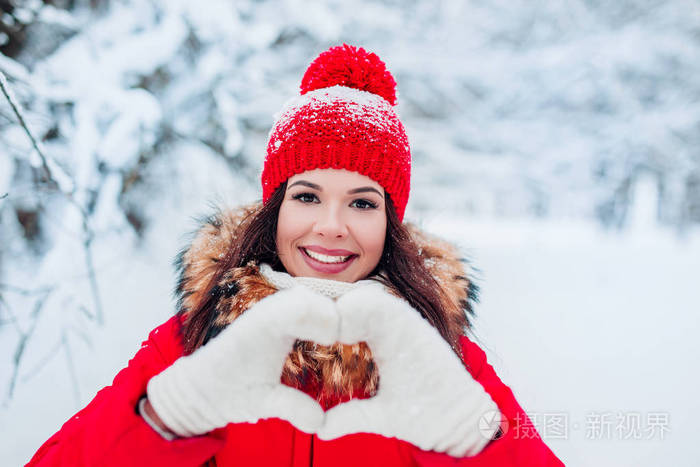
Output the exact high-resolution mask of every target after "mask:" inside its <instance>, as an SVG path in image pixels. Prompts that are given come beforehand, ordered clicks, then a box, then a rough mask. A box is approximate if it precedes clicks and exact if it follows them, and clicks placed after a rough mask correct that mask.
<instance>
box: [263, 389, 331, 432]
mask: <svg viewBox="0 0 700 467" xmlns="http://www.w3.org/2000/svg"><path fill="white" fill-rule="evenodd" d="M259 414H260V418H280V419H282V420H286V421H288V422H289V423H291V424H292V425H294V426H295V427H297V428H298V429H300V430H301V431H303V432H306V433H314V432H316V431H317V430H318V429H319V428H320V427H321V425H322V424H323V418H324V413H323V409H322V408H321V406H320V405H318V402H316V401H315V400H314V399H313V398H311V396H309V395H308V394H306V393H304V392H302V391H299V390H298V389H294V388H292V387H289V386H285V385H283V384H281V383H280V384H279V385H277V386H274V387H273V388H271V389H270V391H269V393H268V394H267V395H266V397H265V398H264V399H263V400H262V402H261V404H260V413H259Z"/></svg>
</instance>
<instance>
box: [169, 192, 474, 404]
mask: <svg viewBox="0 0 700 467" xmlns="http://www.w3.org/2000/svg"><path fill="white" fill-rule="evenodd" d="M261 207H262V203H261V202H256V203H253V204H249V205H246V206H242V207H238V208H230V209H220V210H217V211H216V212H215V213H214V214H213V215H211V216H209V217H207V218H205V219H203V220H201V221H200V226H199V227H198V229H197V230H196V231H195V233H194V235H193V238H192V241H191V242H190V244H189V245H188V246H187V247H185V248H184V249H183V250H182V251H181V252H180V253H179V254H178V256H177V258H176V261H175V266H176V269H177V273H178V275H179V279H178V282H177V286H176V288H175V295H176V298H177V300H178V305H177V306H178V315H179V316H180V317H181V319H182V323H183V325H184V326H186V325H187V323H188V321H189V320H190V319H191V318H192V313H193V310H195V309H196V307H197V304H198V303H201V301H202V300H203V299H204V294H206V293H207V291H206V289H207V286H208V285H209V283H210V281H211V280H212V278H213V277H214V275H215V274H216V271H217V267H218V263H219V261H220V260H221V259H222V258H224V256H225V255H226V253H227V252H228V250H229V248H230V247H231V245H232V243H233V242H236V240H237V238H238V233H239V232H238V231H239V228H240V227H241V225H242V221H243V220H244V219H245V218H246V217H248V216H250V215H251V214H254V213H255V212H257V210H259V209H261ZM404 225H405V226H406V227H407V228H408V230H409V232H410V234H411V236H412V238H413V240H414V242H415V243H416V246H417V247H418V252H419V254H420V255H421V256H422V257H424V264H425V265H426V267H427V268H428V270H429V271H430V273H431V274H432V276H433V277H434V278H435V280H436V282H437V283H438V284H440V285H441V286H442V287H443V289H444V291H445V294H444V297H445V299H444V303H442V307H443V309H444V310H446V312H447V313H448V315H450V316H453V317H455V318H457V317H458V315H459V318H460V319H453V320H451V321H454V322H464V320H463V319H461V318H462V317H463V316H465V315H466V318H467V323H469V319H470V317H471V316H473V315H474V311H473V304H474V303H475V302H476V301H477V300H478V287H477V286H476V285H475V284H474V283H473V281H472V277H471V276H472V274H471V268H470V265H469V263H468V261H467V260H466V259H464V258H463V257H461V256H460V254H459V251H458V249H457V248H456V247H455V246H454V245H452V244H451V243H449V242H447V241H445V240H442V239H440V238H437V237H435V236H433V235H430V234H428V233H426V232H423V231H421V229H419V228H418V227H417V226H415V225H414V224H411V223H408V222H406V223H404ZM217 288H218V290H219V292H220V293H219V294H218V296H217V301H216V306H215V309H216V314H215V316H214V318H213V321H212V327H211V329H210V330H209V332H208V335H207V337H213V336H215V335H216V334H218V332H220V331H221V330H222V329H223V328H224V327H226V326H227V325H228V324H230V323H231V322H232V321H234V320H235V319H236V318H237V317H238V316H240V315H241V314H242V313H243V312H245V310H247V309H248V308H250V306H252V305H253V304H254V303H255V302H257V301H258V300H260V299H262V298H264V297H266V296H268V295H270V294H272V293H275V292H276V291H277V289H276V288H275V287H274V286H273V285H272V284H271V283H270V282H269V281H268V280H267V279H266V278H265V277H264V276H263V275H262V274H261V272H260V270H259V267H258V265H257V264H255V263H253V262H251V263H249V264H247V265H245V266H243V267H239V268H233V269H232V270H230V271H227V272H226V274H224V275H223V277H222V278H221V280H220V281H219V283H218V284H217ZM468 325H469V324H468ZM459 331H460V333H461V334H463V333H464V332H465V331H466V330H464V329H460V330H459ZM282 380H283V382H284V383H285V384H287V385H289V386H291V387H296V388H298V389H301V390H304V391H305V392H307V393H308V394H309V395H311V396H312V397H315V398H316V399H317V400H318V401H319V403H321V405H322V406H323V407H324V408H329V407H331V406H333V405H335V404H337V403H339V402H344V401H346V400H349V399H351V398H352V397H360V398H363V397H371V396H372V395H374V394H375V393H376V390H377V387H378V382H379V381H378V380H379V377H378V374H377V370H376V367H375V364H374V361H373V360H372V355H371V351H370V350H369V348H368V347H367V345H366V344H364V343H359V344H354V345H342V344H335V345H332V346H321V345H318V344H314V343H311V342H305V341H297V342H296V343H295V345H294V348H293V350H292V352H291V353H290V356H289V358H288V359H287V362H286V363H285V366H284V369H283V372H282Z"/></svg>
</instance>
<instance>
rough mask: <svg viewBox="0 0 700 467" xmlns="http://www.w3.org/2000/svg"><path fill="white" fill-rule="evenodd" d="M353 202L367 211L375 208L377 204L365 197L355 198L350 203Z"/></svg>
mask: <svg viewBox="0 0 700 467" xmlns="http://www.w3.org/2000/svg"><path fill="white" fill-rule="evenodd" d="M355 203H357V204H356V205H357V207H358V208H359V209H361V210H363V211H367V210H369V209H377V205H376V204H375V203H373V202H372V201H369V200H366V199H361V198H360V199H356V200H355V201H353V202H352V204H355Z"/></svg>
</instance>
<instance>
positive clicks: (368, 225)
mask: <svg viewBox="0 0 700 467" xmlns="http://www.w3.org/2000/svg"><path fill="white" fill-rule="evenodd" d="M355 232H356V233H357V236H358V239H359V241H360V243H361V246H362V249H363V250H364V251H365V254H366V255H367V256H368V257H369V258H372V259H373V260H376V261H379V258H380V257H381V256H382V251H384V241H385V238H386V219H383V220H378V221H376V222H362V223H361V224H359V225H358V227H357V229H356V230H355Z"/></svg>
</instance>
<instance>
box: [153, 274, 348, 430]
mask: <svg viewBox="0 0 700 467" xmlns="http://www.w3.org/2000/svg"><path fill="white" fill-rule="evenodd" d="M337 332H338V315H337V312H336V311H335V306H334V303H333V301H332V300H331V299H330V298H328V297H324V296H322V295H320V294H318V293H315V292H312V291H311V290H309V289H308V288H306V287H304V286H301V285H298V286H294V287H292V288H289V289H286V290H282V291H279V292H276V293H274V294H272V295H270V296H268V297H265V298H263V299H262V300H260V301H259V302H257V303H256V304H255V305H253V306H252V307H250V308H249V309H248V310H247V311H246V312H245V313H243V315H241V316H240V317H238V318H237V319H236V320H235V321H234V322H233V323H231V324H230V325H229V326H228V327H226V329H224V330H223V331H222V332H221V333H220V334H219V335H218V336H216V337H215V338H213V339H212V340H211V341H209V342H208V343H207V344H206V345H204V346H202V347H200V348H199V349H197V350H196V351H195V352H193V353H192V354H191V355H188V356H185V357H181V358H179V359H178V360H176V361H175V363H173V365H171V366H170V367H168V368H166V369H165V370H164V371H163V372H161V373H160V374H158V375H156V376H154V377H153V378H151V380H150V381H149V383H148V399H149V401H150V402H151V405H152V406H153V408H154V410H155V411H156V413H157V414H158V416H159V417H160V418H161V420H162V421H163V423H165V424H166V425H167V426H168V427H169V428H170V429H171V430H172V431H174V432H175V433H177V434H179V435H180V436H193V435H198V434H203V433H206V432H208V431H211V430H213V429H214V428H218V427H222V426H225V425H227V424H228V423H229V422H234V423H236V422H249V423H254V422H256V421H258V420H260V419H264V418H270V417H278V418H281V419H284V420H287V421H289V422H290V423H292V424H293V425H294V426H296V427H297V428H299V429H300V430H302V431H305V432H308V433H311V432H314V431H316V430H317V429H318V428H319V427H320V426H321V424H322V423H323V418H324V413H323V410H322V409H321V407H320V406H319V405H318V403H317V402H316V401H315V400H314V399H312V398H311V397H309V396H308V395H307V394H304V393H303V392H301V391H299V390H297V389H293V388H290V387H288V386H285V385H284V384H282V383H281V382H280V375H281V373H282V367H283V365H284V362H285V360H286V359H287V356H288V354H289V352H290V351H291V350H292V346H293V344H294V341H295V340H296V339H301V340H310V341H314V342H317V343H319V344H322V345H330V344H333V343H334V342H336V340H337V338H338V335H337Z"/></svg>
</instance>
